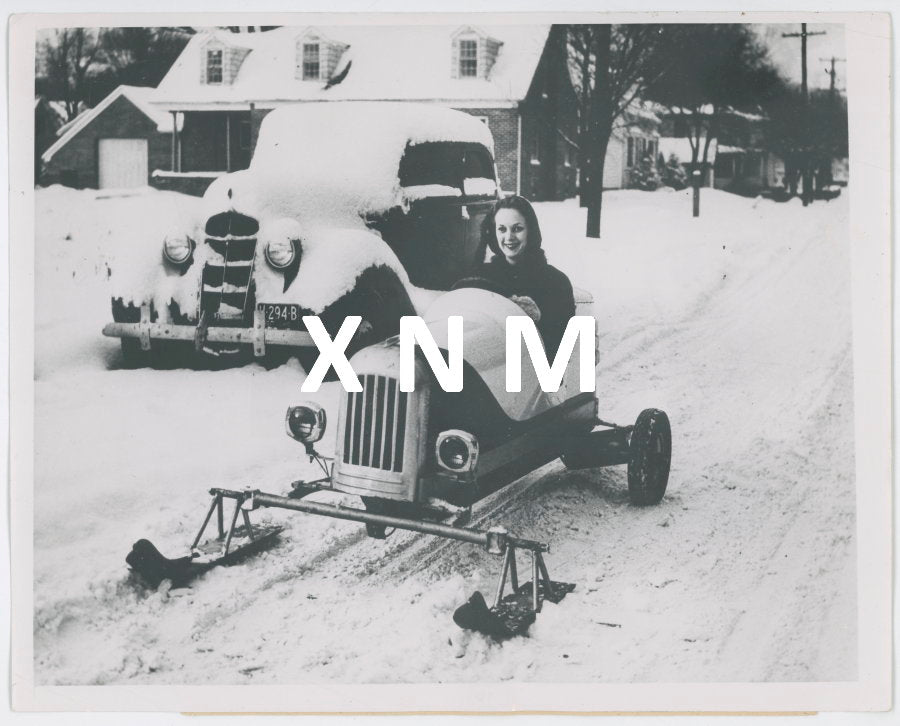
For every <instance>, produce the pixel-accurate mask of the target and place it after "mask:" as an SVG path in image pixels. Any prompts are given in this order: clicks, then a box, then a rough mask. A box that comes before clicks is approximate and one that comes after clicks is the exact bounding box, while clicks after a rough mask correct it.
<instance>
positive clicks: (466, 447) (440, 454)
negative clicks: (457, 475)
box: [436, 430, 478, 472]
mask: <svg viewBox="0 0 900 726" xmlns="http://www.w3.org/2000/svg"><path fill="white" fill-rule="evenodd" d="M436 453H437V459H438V464H440V465H441V466H442V467H444V468H445V469H448V470H450V471H455V472H463V471H471V470H472V469H474V468H475V461H476V459H477V457H478V442H477V441H476V440H475V437H474V436H472V435H471V434H469V433H466V432H465V431H456V430H452V431H444V432H443V433H441V434H440V435H439V436H438V440H437V452H436Z"/></svg>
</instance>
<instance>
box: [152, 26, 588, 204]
mask: <svg viewBox="0 0 900 726" xmlns="http://www.w3.org/2000/svg"><path fill="white" fill-rule="evenodd" d="M359 100H366V101H380V100H384V101H410V102H419V103H433V104H440V105H442V106H448V107H451V108H454V109H459V110H461V111H465V112H466V113H469V114H471V115H474V116H476V117H477V118H479V119H480V120H481V121H483V122H484V123H485V124H487V126H488V127H489V129H490V131H491V133H492V135H493V137H494V144H495V157H496V162H497V168H498V173H499V178H500V183H501V186H502V188H503V190H504V191H508V192H514V191H515V192H520V193H522V194H525V195H527V196H529V197H531V198H533V199H538V200H541V199H563V198H565V197H569V196H572V195H574V193H575V176H576V174H575V170H576V163H575V152H576V147H575V143H574V142H573V141H572V139H574V138H575V137H576V129H577V118H576V109H575V96H574V92H573V90H572V87H571V82H570V80H569V78H568V75H567V73H566V70H565V63H564V46H563V44H562V40H561V36H560V31H559V29H554V27H553V26H550V25H502V26H472V25H456V26H451V25H396V26H387V25H386V26H373V25H366V26H350V25H340V26H327V27H325V26H321V27H319V26H317V27H281V28H277V29H275V30H269V31H267V32H265V33H232V32H228V31H225V30H221V29H217V30H211V31H209V32H204V33H199V34H197V35H196V36H194V37H193V38H192V39H191V41H190V42H189V43H188V45H187V46H186V47H185V49H184V51H183V52H182V54H181V56H179V58H178V60H177V61H176V62H175V64H174V65H173V66H172V68H171V69H170V71H169V73H168V74H167V75H166V76H165V78H164V79H163V80H162V82H161V83H160V85H159V87H158V89H157V90H156V93H155V94H154V96H153V100H152V103H153V104H154V106H155V107H156V108H157V109H158V110H160V111H163V112H165V113H168V114H170V115H171V117H172V118H178V120H179V130H178V132H177V133H176V134H175V136H174V137H173V138H172V139H171V149H170V154H169V158H170V159H174V164H171V163H167V164H161V165H160V166H158V167H155V168H156V169H159V170H160V171H159V173H157V174H156V175H155V179H154V183H156V184H157V185H158V186H164V187H167V188H178V189H184V188H185V185H196V184H197V183H198V179H199V180H203V183H204V184H208V183H209V182H210V181H211V180H212V179H213V178H215V177H216V176H217V175H220V174H221V173H223V172H227V171H235V170H239V169H243V168H246V167H247V165H248V164H249V161H250V157H251V155H252V153H253V148H254V145H255V142H256V138H257V135H258V132H259V127H260V123H261V122H262V119H263V118H264V117H265V115H266V114H267V113H269V111H271V110H272V109H274V108H277V107H279V106H283V105H287V104H295V103H305V102H323V101H327V102H340V101H359ZM204 177H205V180H204Z"/></svg>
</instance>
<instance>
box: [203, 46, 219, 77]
mask: <svg viewBox="0 0 900 726" xmlns="http://www.w3.org/2000/svg"><path fill="white" fill-rule="evenodd" d="M206 82H207V83H221V82H222V51H221V49H219V50H208V51H206Z"/></svg>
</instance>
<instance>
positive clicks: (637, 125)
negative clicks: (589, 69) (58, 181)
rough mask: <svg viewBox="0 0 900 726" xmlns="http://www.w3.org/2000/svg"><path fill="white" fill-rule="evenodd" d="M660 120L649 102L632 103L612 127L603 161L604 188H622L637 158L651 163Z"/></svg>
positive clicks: (631, 173)
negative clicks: (646, 159) (647, 159)
mask: <svg viewBox="0 0 900 726" xmlns="http://www.w3.org/2000/svg"><path fill="white" fill-rule="evenodd" d="M660 123H661V121H660V119H659V117H658V116H657V114H656V111H655V109H654V108H653V107H652V106H650V105H649V104H644V103H641V102H636V103H634V104H632V106H631V107H629V108H628V109H627V111H626V112H625V113H624V114H623V115H622V118H621V119H620V120H619V122H618V123H617V124H616V125H615V127H614V128H613V132H612V135H611V136H610V137H609V144H608V145H607V147H606V161H605V162H604V164H603V187H604V189H626V188H628V187H629V186H631V184H632V176H633V174H634V171H635V169H637V168H638V167H639V166H640V164H641V161H642V160H643V159H644V158H645V157H648V158H649V159H650V160H651V162H653V163H655V162H656V158H657V155H658V154H659V139H660V134H659V127H660Z"/></svg>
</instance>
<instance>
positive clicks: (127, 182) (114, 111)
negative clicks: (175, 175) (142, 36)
mask: <svg viewBox="0 0 900 726" xmlns="http://www.w3.org/2000/svg"><path fill="white" fill-rule="evenodd" d="M153 91H154V89H152V88H141V87H136V86H119V87H118V88H117V89H116V90H115V91H113V92H112V93H111V94H109V96H107V97H106V98H105V99H104V100H103V101H101V102H100V103H99V104H97V105H96V106H95V107H94V108H91V109H88V110H87V111H84V112H82V113H81V114H79V115H78V116H77V117H76V118H75V119H73V120H72V121H70V122H69V123H67V124H65V125H63V126H61V127H60V128H59V129H58V130H57V131H56V134H57V138H56V140H55V141H54V142H53V143H52V144H51V145H50V146H49V148H47V149H46V150H45V151H44V152H43V153H42V154H41V157H40V166H38V167H36V168H41V174H40V177H39V178H40V181H41V183H42V184H54V183H60V184H65V185H67V186H72V187H77V188H82V187H92V188H96V189H104V188H127V187H140V186H147V185H148V184H149V183H150V173H151V171H152V170H153V169H157V168H171V164H172V158H171V148H172V123H173V122H172V116H170V115H169V114H167V113H164V112H162V111H160V110H159V109H158V108H157V107H155V106H153V105H151V104H150V103H149V98H150V95H151V94H152V93H153Z"/></svg>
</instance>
